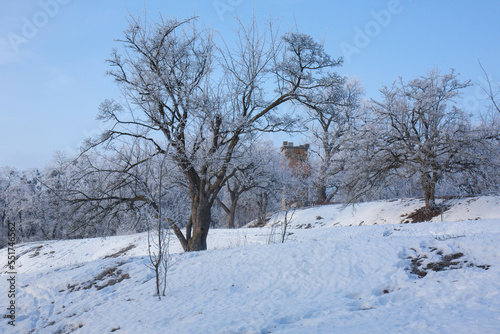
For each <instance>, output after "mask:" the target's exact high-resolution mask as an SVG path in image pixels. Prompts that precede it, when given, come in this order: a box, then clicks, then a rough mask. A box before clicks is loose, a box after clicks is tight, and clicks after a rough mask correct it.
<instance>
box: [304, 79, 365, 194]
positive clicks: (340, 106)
mask: <svg viewBox="0 0 500 334" xmlns="http://www.w3.org/2000/svg"><path fill="white" fill-rule="evenodd" d="M335 80H336V81H337V84H336V85H332V86H329V87H325V88H323V89H322V90H320V91H318V92H317V93H316V94H313V95H311V96H310V97H309V98H308V99H307V100H306V101H304V104H305V105H306V107H307V110H308V113H309V115H310V118H311V120H310V122H311V123H312V126H311V129H310V132H311V135H312V140H313V142H315V143H317V144H318V145H317V146H318V149H317V150H314V149H312V150H311V151H313V152H314V153H316V156H317V158H318V159H319V161H318V163H317V164H316V166H314V164H313V166H314V167H315V168H313V172H314V176H315V187H316V202H317V203H318V204H323V203H328V202H330V200H331V199H332V198H333V196H335V194H336V193H337V191H338V190H339V188H340V184H338V183H337V184H336V183H335V182H334V180H333V177H334V176H335V175H337V174H339V173H340V172H342V171H343V170H344V168H345V163H346V157H347V156H348V155H347V154H345V150H346V148H347V147H346V141H347V140H349V139H352V138H353V137H354V136H355V133H354V132H355V131H356V123H358V122H359V120H358V118H359V116H360V115H359V111H360V96H361V93H362V90H361V87H360V85H359V83H358V82H357V81H354V80H349V79H348V78H342V77H336V78H335ZM327 190H329V191H328V194H327Z"/></svg>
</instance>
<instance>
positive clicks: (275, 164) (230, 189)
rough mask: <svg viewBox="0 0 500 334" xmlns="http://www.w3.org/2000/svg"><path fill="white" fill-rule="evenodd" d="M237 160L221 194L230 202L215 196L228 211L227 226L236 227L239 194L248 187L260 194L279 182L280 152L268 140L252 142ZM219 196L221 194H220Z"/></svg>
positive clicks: (245, 191) (226, 211)
mask: <svg viewBox="0 0 500 334" xmlns="http://www.w3.org/2000/svg"><path fill="white" fill-rule="evenodd" d="M237 160H238V162H237V163H236V164H237V165H238V167H237V168H236V172H235V173H234V174H233V176H232V177H231V178H230V179H229V180H228V181H227V182H226V190H225V191H224V193H223V194H222V195H226V197H229V202H230V204H229V205H226V204H224V202H223V201H222V200H220V199H219V198H217V203H218V204H219V205H220V206H221V207H222V209H223V210H224V212H225V213H226V214H227V224H226V225H227V228H234V227H235V219H236V209H237V207H238V203H239V199H240V197H241V196H242V195H243V194H245V193H247V192H248V191H250V190H256V191H257V192H259V194H261V195H262V196H264V195H263V194H262V192H265V190H268V189H270V188H272V187H274V186H275V185H276V184H277V183H279V178H280V177H281V175H279V174H280V173H281V171H280V167H281V163H282V161H281V160H282V159H281V155H280V154H279V153H278V151H277V150H276V148H275V147H273V146H272V145H271V144H270V143H269V142H252V143H250V145H249V147H247V148H246V149H245V151H244V152H243V153H242V155H241V157H239V158H238V159H237ZM219 197H220V196H219Z"/></svg>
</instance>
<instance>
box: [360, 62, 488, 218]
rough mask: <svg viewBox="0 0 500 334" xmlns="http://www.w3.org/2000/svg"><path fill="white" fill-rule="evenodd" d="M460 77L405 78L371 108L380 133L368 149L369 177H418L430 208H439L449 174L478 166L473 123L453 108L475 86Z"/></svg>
mask: <svg viewBox="0 0 500 334" xmlns="http://www.w3.org/2000/svg"><path fill="white" fill-rule="evenodd" d="M457 77H458V74H456V73H455V72H454V71H453V70H452V71H451V72H450V73H449V74H444V75H441V74H440V73H439V72H438V71H437V70H431V71H429V72H428V73H427V75H426V76H424V77H420V78H417V79H414V80H411V81H410V82H408V83H405V82H403V81H402V80H401V79H400V80H399V81H397V82H395V83H394V84H393V85H392V86H391V87H389V88H387V87H384V88H383V89H382V90H381V93H382V98H383V99H382V101H373V104H372V108H371V109H372V111H373V112H374V113H375V115H376V117H377V122H378V124H377V125H376V126H377V128H376V133H378V134H377V135H375V136H376V137H377V140H373V137H372V138H370V141H371V142H370V143H369V145H368V146H367V152H368V153H369V155H371V157H370V159H371V161H372V163H371V164H372V165H371V166H368V167H369V168H368V170H370V171H371V172H370V173H369V174H370V175H368V178H371V179H372V180H376V179H378V180H380V179H383V178H385V177H387V175H388V174H391V173H397V174H398V175H400V176H404V177H406V178H408V177H411V176H412V175H418V177H419V178H420V184H421V189H422V191H423V195H424V199H425V205H426V207H427V208H428V209H432V208H433V207H434V206H435V205H436V203H435V189H436V184H437V183H438V182H439V181H440V180H441V179H442V178H443V176H444V175H445V174H447V173H456V172H458V171H461V170H467V169H471V168H473V166H474V165H476V164H477V163H478V162H479V161H478V160H477V159H475V157H474V156H473V155H471V152H472V151H473V150H470V147H471V146H472V145H474V143H475V142H476V139H477V138H474V136H472V135H471V134H472V132H471V131H470V129H471V126H470V122H469V119H468V117H467V116H466V115H465V114H464V113H463V112H462V111H461V110H459V109H458V108H457V107H456V106H455V105H454V104H455V102H456V99H457V97H458V96H459V95H460V93H461V91H462V90H463V89H464V88H466V87H468V86H469V85H470V82H469V81H466V82H461V81H459V80H458V79H457ZM373 182H376V181H373Z"/></svg>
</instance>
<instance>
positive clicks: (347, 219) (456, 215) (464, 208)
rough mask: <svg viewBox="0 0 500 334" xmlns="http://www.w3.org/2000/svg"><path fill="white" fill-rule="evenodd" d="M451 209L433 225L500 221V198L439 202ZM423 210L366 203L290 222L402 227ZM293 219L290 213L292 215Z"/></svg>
mask: <svg viewBox="0 0 500 334" xmlns="http://www.w3.org/2000/svg"><path fill="white" fill-rule="evenodd" d="M438 204H443V205H445V206H447V207H448V210H446V211H444V212H443V214H442V217H441V216H438V217H434V218H433V219H432V220H431V221H434V222H439V221H441V220H442V221H448V222H450V221H460V220H477V219H498V218H500V196H482V197H470V198H464V199H451V200H447V201H443V200H438ZM423 206H424V200H423V199H416V198H412V199H400V200H392V201H377V202H366V203H359V204H355V205H348V206H346V205H344V204H332V205H324V206H319V207H313V208H308V209H303V210H297V211H296V212H295V213H294V214H293V216H292V220H291V222H290V226H291V227H294V228H311V227H323V226H328V227H330V226H361V225H382V224H400V223H403V222H405V221H407V220H408V219H407V217H408V215H409V214H410V213H412V212H413V211H415V210H416V209H419V208H421V207H423ZM289 217H290V213H289ZM282 221H283V213H281V212H280V213H277V214H275V215H273V216H272V217H271V219H270V220H269V222H268V224H267V226H273V225H275V224H280V223H281V222H282Z"/></svg>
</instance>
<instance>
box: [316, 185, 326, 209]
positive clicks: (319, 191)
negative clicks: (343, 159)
mask: <svg viewBox="0 0 500 334" xmlns="http://www.w3.org/2000/svg"><path fill="white" fill-rule="evenodd" d="M319 181H320V182H321V181H322V180H319ZM325 202H326V185H325V184H324V183H319V184H318V185H317V186H316V203H318V204H324V203H325Z"/></svg>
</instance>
